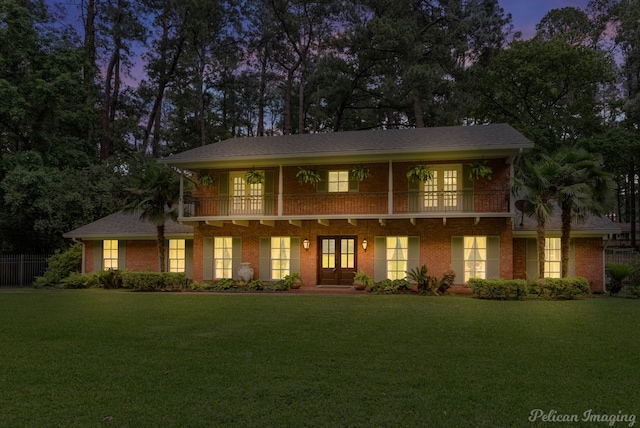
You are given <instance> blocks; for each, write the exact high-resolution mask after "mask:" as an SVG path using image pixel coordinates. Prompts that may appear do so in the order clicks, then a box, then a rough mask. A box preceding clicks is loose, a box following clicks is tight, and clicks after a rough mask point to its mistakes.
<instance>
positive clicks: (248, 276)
mask: <svg viewBox="0 0 640 428" xmlns="http://www.w3.org/2000/svg"><path fill="white" fill-rule="evenodd" d="M238 278H239V279H240V281H243V282H251V281H253V268H252V267H251V263H249V262H245V263H240V267H239V268H238Z"/></svg>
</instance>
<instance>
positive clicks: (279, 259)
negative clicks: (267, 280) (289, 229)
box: [271, 236, 291, 279]
mask: <svg viewBox="0 0 640 428" xmlns="http://www.w3.org/2000/svg"><path fill="white" fill-rule="evenodd" d="M290 257H291V238H289V237H286V236H284V237H273V238H271V279H282V278H284V277H285V276H286V275H289V274H290V273H291V272H290Z"/></svg>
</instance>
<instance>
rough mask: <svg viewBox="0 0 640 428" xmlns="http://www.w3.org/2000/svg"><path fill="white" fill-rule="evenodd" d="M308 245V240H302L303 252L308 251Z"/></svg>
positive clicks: (309, 243) (309, 242)
mask: <svg viewBox="0 0 640 428" xmlns="http://www.w3.org/2000/svg"><path fill="white" fill-rule="evenodd" d="M310 245H311V241H309V238H304V241H302V247H303V248H304V250H305V251H309V246H310Z"/></svg>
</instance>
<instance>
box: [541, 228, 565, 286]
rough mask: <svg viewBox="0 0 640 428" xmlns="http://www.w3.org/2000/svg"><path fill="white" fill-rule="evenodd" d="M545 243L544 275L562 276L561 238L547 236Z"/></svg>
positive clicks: (551, 276) (549, 276) (546, 276)
mask: <svg viewBox="0 0 640 428" xmlns="http://www.w3.org/2000/svg"><path fill="white" fill-rule="evenodd" d="M544 245H545V248H544V276H545V278H560V276H561V274H562V249H561V239H560V238H545V240H544Z"/></svg>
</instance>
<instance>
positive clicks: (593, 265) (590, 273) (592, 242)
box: [574, 238, 604, 293]
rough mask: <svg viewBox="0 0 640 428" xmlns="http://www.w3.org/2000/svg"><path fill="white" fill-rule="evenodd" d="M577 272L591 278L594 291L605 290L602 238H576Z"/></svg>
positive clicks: (590, 284)
mask: <svg viewBox="0 0 640 428" xmlns="http://www.w3.org/2000/svg"><path fill="white" fill-rule="evenodd" d="M574 242H575V244H574V245H575V252H574V254H575V273H576V275H577V276H584V277H585V278H587V279H588V280H589V286H590V287H591V291H593V292H596V293H598V292H603V291H604V283H603V275H604V273H603V272H604V260H603V254H602V251H603V244H602V238H578V239H575V241H574Z"/></svg>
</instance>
